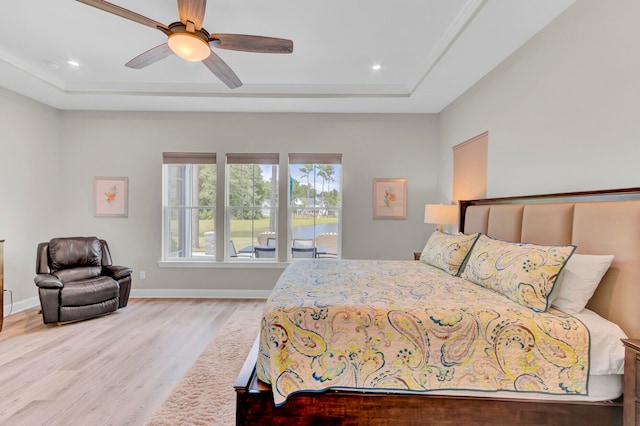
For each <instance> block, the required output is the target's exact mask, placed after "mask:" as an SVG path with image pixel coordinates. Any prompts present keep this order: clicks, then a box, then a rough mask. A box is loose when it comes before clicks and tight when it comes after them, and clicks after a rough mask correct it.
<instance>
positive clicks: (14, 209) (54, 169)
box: [0, 87, 68, 314]
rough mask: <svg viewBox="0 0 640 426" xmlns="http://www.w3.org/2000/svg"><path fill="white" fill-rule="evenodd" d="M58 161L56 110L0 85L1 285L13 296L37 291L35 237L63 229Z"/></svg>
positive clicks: (20, 297) (47, 236)
mask: <svg viewBox="0 0 640 426" xmlns="http://www.w3.org/2000/svg"><path fill="white" fill-rule="evenodd" d="M61 162H62V154H61V137H60V113H59V112H58V111H56V110H54V109H53V108H49V107H47V106H44V105H43V104H40V103H38V102H35V101H32V100H30V99H27V98H25V97H23V96H20V95H17V94H15V93H13V92H10V91H7V90H5V89H3V88H1V87H0V239H4V240H6V241H5V247H4V262H5V269H4V280H5V289H9V290H11V291H12V292H13V300H14V301H17V302H19V301H21V300H24V299H26V298H29V297H33V296H34V295H36V294H37V292H36V287H35V284H34V283H33V277H34V275H35V254H36V247H37V245H38V243H39V242H40V241H44V240H48V239H50V238H51V237H53V236H54V235H56V234H58V233H59V232H61V231H62V229H63V228H62V226H61V221H62V219H63V217H64V210H66V208H67V207H68V206H66V205H65V203H64V202H63V197H64V192H65V188H64V186H63V185H62V179H61V175H60V172H61ZM4 300H5V303H7V304H8V303H9V294H6V293H5V298H4ZM6 313H7V310H5V314H6Z"/></svg>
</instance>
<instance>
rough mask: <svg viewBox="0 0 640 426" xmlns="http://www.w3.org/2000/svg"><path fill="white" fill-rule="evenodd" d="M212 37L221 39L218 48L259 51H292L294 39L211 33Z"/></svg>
mask: <svg viewBox="0 0 640 426" xmlns="http://www.w3.org/2000/svg"><path fill="white" fill-rule="evenodd" d="M210 39H212V40H220V44H217V45H215V47H217V48H218V49H227V50H241V51H243V52H257V53H291V52H293V41H292V40H287V39H285V38H274V37H263V36H254V35H247V34H211V36H210Z"/></svg>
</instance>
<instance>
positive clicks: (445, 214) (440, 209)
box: [424, 204, 458, 232]
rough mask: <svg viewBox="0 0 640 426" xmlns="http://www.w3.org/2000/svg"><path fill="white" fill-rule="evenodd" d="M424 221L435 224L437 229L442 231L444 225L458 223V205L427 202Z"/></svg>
mask: <svg viewBox="0 0 640 426" xmlns="http://www.w3.org/2000/svg"><path fill="white" fill-rule="evenodd" d="M424 223H431V224H435V225H436V231H440V232H442V230H443V229H444V226H443V225H452V224H454V223H458V206H455V205H444V204H426V205H425V206H424Z"/></svg>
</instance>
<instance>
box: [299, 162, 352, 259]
mask: <svg viewBox="0 0 640 426" xmlns="http://www.w3.org/2000/svg"><path fill="white" fill-rule="evenodd" d="M341 163H342V155H340V154H289V192H290V197H289V221H290V226H291V247H292V248H297V247H301V248H303V247H309V246H312V247H315V248H316V251H317V253H316V257H318V258H322V257H333V258H336V257H339V256H340V251H341V250H340V217H341V214H342V189H341V176H342V164H341ZM302 253H303V250H293V249H292V255H293V256H292V257H294V258H295V257H298V256H300V257H305V256H304V255H303V254H302Z"/></svg>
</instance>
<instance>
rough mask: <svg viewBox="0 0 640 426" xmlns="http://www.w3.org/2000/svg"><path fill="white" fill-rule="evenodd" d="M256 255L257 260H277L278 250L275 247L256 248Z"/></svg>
mask: <svg viewBox="0 0 640 426" xmlns="http://www.w3.org/2000/svg"><path fill="white" fill-rule="evenodd" d="M254 253H255V256H256V258H260V259H275V257H276V248H275V247H264V246H263V247H255V248H254Z"/></svg>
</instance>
